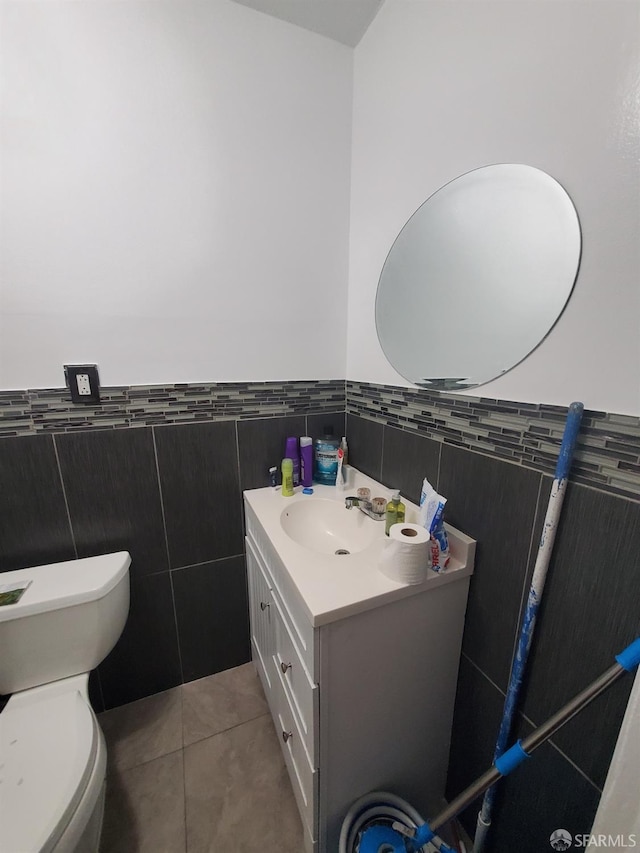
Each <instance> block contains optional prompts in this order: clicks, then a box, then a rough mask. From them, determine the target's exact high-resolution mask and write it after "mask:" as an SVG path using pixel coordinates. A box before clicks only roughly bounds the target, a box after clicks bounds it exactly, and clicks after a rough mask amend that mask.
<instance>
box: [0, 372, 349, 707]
mask: <svg viewBox="0 0 640 853" xmlns="http://www.w3.org/2000/svg"><path fill="white" fill-rule="evenodd" d="M211 387H212V386H208V388H205V389H204V390H203V395H204V399H205V400H207V399H209V400H210V396H209V397H207V396H206V394H204V391H208V392H210V391H211ZM336 387H337V388H338V390H337V391H336ZM183 389H184V394H183V397H185V398H186V397H187V396H188V395H191V396H192V397H193V398H194V399H196V400H197V399H199V398H198V397H197V394H198V391H197V389H196V390H195V391H194V389H193V387H192V386H183ZM287 389H289V392H290V395H289V396H288V395H287ZM215 390H216V395H217V396H216V405H219V406H223V405H224V400H223V398H224V397H225V396H228V397H229V399H230V400H232V402H233V405H234V406H236V407H237V409H238V413H239V414H238V416H237V417H232V418H231V419H229V412H230V411H231V409H222V410H221V411H223V413H224V414H223V416H221V417H218V415H219V412H218V413H216V412H212V411H208V412H206V414H205V415H204V417H205V418H206V419H205V420H201V409H200V408H196V409H195V410H193V411H195V412H196V414H197V418H195V419H194V417H193V416H192V415H191V414H188V415H187V420H186V421H185V422H184V423H183V422H182V421H181V420H180V418H178V417H177V416H176V415H175V414H174V413H173V409H169V408H168V407H169V406H170V405H171V404H172V403H173V402H174V401H173V400H172V399H171V398H172V396H174V395H172V394H170V393H169V392H168V391H165V392H164V393H166V395H167V396H166V397H160V399H161V402H159V403H156V402H153V400H155V398H153V400H151V398H150V396H149V394H147V397H146V398H144V400H143V403H141V404H140V406H141V408H140V411H141V412H142V411H146V412H147V415H148V417H149V418H152V417H156V415H153V416H152V415H149V408H148V407H149V406H151V405H153V406H155V405H158V406H160V407H163V411H164V414H165V417H162V418H160V416H157V417H158V418H159V422H158V424H156V425H154V426H150V425H144V420H142V419H140V420H137V421H136V428H135V429H134V428H130V429H126V428H124V427H126V426H127V424H126V423H118V424H117V426H118V427H123V428H114V426H116V425H113V424H112V425H111V426H106V425H105V423H104V422H102V421H100V422H99V423H94V422H91V423H89V422H88V421H87V419H86V416H84V415H78V414H76V412H77V409H73V410H72V411H71V413H69V412H66V413H64V415H65V418H67V426H66V427H62V428H61V424H60V422H59V421H57V420H56V418H53V420H47V419H46V417H45V416H44V415H42V418H43V420H42V421H37V423H38V424H39V426H37V427H36V433H35V434H34V433H32V432H30V431H29V430H26V431H24V432H21V434H20V435H15V436H8V437H4V438H0V570H2V571H7V570H10V569H16V568H22V567H25V566H33V565H38V564H42V563H48V562H54V561H56V560H66V559H74V558H75V557H76V556H88V555H92V554H99V553H104V552H107V551H112V550H119V549H124V550H128V551H129V552H130V553H131V555H132V567H131V610H130V614H129V619H128V622H127V626H126V628H125V631H124V633H123V636H122V637H121V639H120V641H119V642H118V644H117V645H116V647H115V649H114V650H113V651H112V652H111V654H110V655H109V656H108V657H107V658H106V660H105V661H103V663H102V664H101V665H100V667H99V668H98V670H97V671H96V672H94V673H92V675H91V679H90V691H91V692H90V695H91V699H92V702H93V703H94V705H95V707H96V708H97V709H99V710H103V709H108V708H113V707H115V706H117V705H121V704H124V703H126V702H130V701H133V700H135V699H139V698H142V697H143V696H147V695H151V694H153V693H156V692H158V691H161V690H166V689H167V688H169V687H173V686H175V685H176V684H179V683H181V682H183V681H189V680H192V679H195V678H201V677H203V676H205V675H209V674H212V673H214V672H218V671H221V670H223V669H228V668H230V667H233V666H237V665H238V664H241V663H244V662H246V661H247V660H249V658H250V650H249V632H248V615H247V589H246V574H245V565H244V547H243V515H242V495H241V483H242V487H243V488H253V487H259V486H266V485H268V468H269V466H270V465H279V462H280V460H281V457H282V454H283V451H284V445H285V439H286V437H287V436H288V435H291V434H292V435H303V434H305V433H307V434H309V435H311V436H312V437H318V436H319V435H320V433H321V432H322V429H323V427H324V424H325V423H330V424H331V425H332V427H333V428H334V430H335V432H336V434H339V435H342V434H344V419H345V415H344V382H342V383H341V384H340V383H335V382H325V383H322V382H319V383H312V382H308V383H254V384H252V385H243V386H242V388H240V387H236V386H231V387H229V388H226V386H223V385H218V386H215ZM225 390H226V391H227V393H226V394H225ZM174 391H175V389H174ZM187 392H188V394H187ZM28 393H34V394H35V392H28ZM39 393H41V394H42V395H43V396H44V398H46V399H49V398H47V392H39ZM137 393H139V389H138V392H137ZM158 393H159V392H158ZM9 394H10V395H13V394H14V392H9ZM128 394H129V396H128V399H129V402H130V403H131V401H132V400H134V399H138V398H137V397H135V395H134V390H133V389H128ZM7 396H8V395H7V394H6V393H5V398H6V397H7ZM14 396H15V395H14ZM58 396H60V392H58ZM23 402H24V401H23ZM43 405H44V404H43ZM183 405H192V404H191V403H184V399H183V400H181V402H180V406H183ZM193 405H197V403H193ZM206 405H209V404H206ZM145 406H146V407H147V408H146V409H145V408H144V407H145ZM180 406H179V408H180ZM336 407H338V408H337V411H336ZM36 411H39V410H36ZM188 411H189V412H191V411H192V410H191V409H189V410H188ZM307 412H308V415H307ZM247 413H253V414H254V415H255V414H258V415H259V417H258V418H256V419H255V420H254V419H251V418H245V415H246V414H247ZM279 413H280V414H279ZM54 414H55V413H54ZM267 414H268V415H269V416H267ZM30 417H35V418H36V419H37V418H39V417H41V416H40V415H36V414H34V413H33V412H32V414H31V415H30ZM70 418H72V419H73V420H74V426H73V427H71V426H69V419H70ZM76 418H80V421H81V423H82V425H83V426H84V429H77V426H76V425H75V419H76ZM172 418H174V419H175V420H177V421H180V422H179V423H178V422H176V423H174V424H173V425H171V424H170V423H169V421H170V420H171V419H172ZM32 425H33V424H32ZM129 425H130V426H133V423H131V424H129ZM40 427H42V429H40ZM49 430H50V431H52V432H53V433H54V434H53V435H50V434H44V432H45V431H49ZM40 433H41V434H40Z"/></svg>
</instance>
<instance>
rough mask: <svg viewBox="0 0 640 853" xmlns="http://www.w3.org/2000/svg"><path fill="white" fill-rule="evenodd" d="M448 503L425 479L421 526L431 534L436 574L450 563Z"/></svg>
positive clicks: (421, 498)
mask: <svg viewBox="0 0 640 853" xmlns="http://www.w3.org/2000/svg"><path fill="white" fill-rule="evenodd" d="M446 502H447V499H446V498H443V497H442V495H439V494H438V493H437V492H436V490H435V489H434V488H433V486H432V485H431V483H430V482H429V481H428V480H427V478H426V477H425V479H424V480H423V481H422V491H421V493H420V524H421V525H422V526H423V527H424V528H425V529H426V530H428V531H429V533H430V534H431V568H432V569H433V571H434V572H441V571H443V570H444V569H446V567H447V565H448V563H449V539H448V538H447V531H446V530H445V528H444V506H445V504H446Z"/></svg>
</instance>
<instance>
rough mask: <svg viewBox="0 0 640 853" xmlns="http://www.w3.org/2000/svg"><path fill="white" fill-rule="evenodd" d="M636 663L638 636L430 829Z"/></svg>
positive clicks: (435, 827)
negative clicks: (608, 665)
mask: <svg viewBox="0 0 640 853" xmlns="http://www.w3.org/2000/svg"><path fill="white" fill-rule="evenodd" d="M638 664H640V637H638V638H637V639H636V640H634V641H633V643H631V645H629V646H627V648H626V649H624V650H623V651H622V652H620V654H618V655H616V663H615V664H613V666H611V667H609V669H607V670H606V671H605V672H603V673H602V675H601V676H600V677H599V678H596V680H595V681H593V682H592V683H591V684H590V685H589V686H588V687H586V688H585V689H584V690H583V691H582V692H581V693H578V694H577V696H574V697H573V699H571V700H570V701H569V702H567V704H566V705H563V706H562V708H560V710H559V711H557V712H556V713H555V714H553V716H551V717H549V719H548V720H547V721H546V722H544V723H542V725H541V726H538V728H537V729H534V731H533V732H531V734H530V735H529V736H528V737H526V738H523V739H522V740H519V741H518V742H517V743H515V744H514V745H513V746H512V747H511V748H510V749H508V750H507V751H506V752H504V753H503V754H502V755H501V756H500V758H498V759H497V760H496V761H495V762H494V764H493V766H492V767H490V768H489V770H487V771H486V772H485V773H483V774H482V776H480V777H479V778H478V779H476V781H475V782H473V783H472V784H471V785H470V786H469V787H468V788H467V789H466V790H465V791H463V792H462V793H461V794H460V795H459V796H458V797H456V798H455V800H452V802H451V803H449V805H448V806H447V808H446V809H445V810H444V811H442V812H441V813H440V814H439V815H437V816H436V817H435V818H434V819H433V820H431V821H429V822H428V826H429V828H430V830H431V831H432V832H436V830H438V829H439V828H440V827H442V826H444V825H445V824H446V823H448V822H449V821H450V820H452V818H454V817H455V816H456V815H457V814H459V813H460V812H461V811H463V810H464V809H466V808H467V806H470V805H471V803H472V802H473V801H474V800H475V799H476V798H477V797H479V796H480V794H482V793H484V791H486V790H487V789H488V788H490V787H491V785H493V784H494V783H495V782H497V781H498V779H500V778H501V777H502V776H507V775H508V774H509V773H511V771H512V770H515V768H516V767H518V766H519V765H520V764H521V763H522V762H523V761H524V760H525V759H527V758H529V757H530V755H531V753H532V752H533V751H534V749H537V748H538V747H539V746H541V745H542V744H543V743H544V742H545V741H547V740H549V738H550V737H552V735H554V734H555V733H556V732H557V731H558V729H560V728H561V727H562V726H564V724H565V723H568V722H569V720H571V719H572V718H573V717H575V715H576V714H578V713H579V712H580V711H582V710H583V709H584V708H586V707H587V705H589V704H590V703H591V702H593V700H594V699H595V698H596V697H598V696H600V694H601V693H604V691H605V690H607V689H608V688H609V687H610V686H611V685H612V684H613V683H614V682H616V681H617V680H618V679H619V678H620V677H621V676H622V675H624V673H625V672H633V670H634V669H635V668H636V667H637V666H638Z"/></svg>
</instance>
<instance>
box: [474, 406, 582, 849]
mask: <svg viewBox="0 0 640 853" xmlns="http://www.w3.org/2000/svg"><path fill="white" fill-rule="evenodd" d="M583 411H584V406H583V404H582V403H571V405H570V406H569V413H568V415H567V420H566V423H565V427H564V434H563V436H562V444H561V446H560V453H559V455H558V462H557V464H556V473H555V479H554V481H553V486H552V487H551V495H550V497H549V504H548V506H547V514H546V516H545V519H544V527H543V528H542V536H541V537H540V546H539V548H538V556H537V558H536V564H535V568H534V570H533V577H532V579H531V587H530V589H529V597H528V600H527V607H526V610H525V613H524V618H523V620H522V628H521V630H520V637H519V639H518V646H517V648H516V653H515V656H514V660H513V664H512V666H511V676H510V679H509V687H508V689H507V695H506V697H505V701H504V710H503V713H502V721H501V723H500V730H499V732H498V738H497V740H496V748H495V753H494V763H495V762H496V761H498V760H499V759H500V757H501V756H502V754H503V753H504V751H505V749H506V746H507V741H508V739H509V733H510V731H511V726H512V723H513V718H514V716H515V711H516V706H517V703H518V697H519V695H520V688H521V686H522V679H523V676H524V671H525V667H526V665H527V658H528V657H529V649H530V648H531V640H532V639H533V632H534V630H535V626H536V617H537V615H538V609H539V607H540V601H541V599H542V593H543V591H544V584H545V580H546V578H547V569H548V568H549V560H550V559H551V552H552V551H553V545H554V542H555V538H556V530H557V528H558V521H559V519H560V512H561V510H562V504H563V502H564V495H565V491H566V488H567V480H568V477H569V471H570V469H571V461H572V459H573V452H574V449H575V446H576V439H577V438H578V432H579V430H580V422H581V421H582V413H583ZM495 796H496V786H495V785H493V786H492V787H490V788H489V789H488V790H487V792H486V793H485V796H484V799H483V801H482V808H481V809H480V813H479V814H478V822H477V824H476V834H475V839H474V845H473V853H482V850H483V848H484V843H485V839H486V836H487V832H488V830H489V827H490V826H491V814H492V811H493V804H494V800H495Z"/></svg>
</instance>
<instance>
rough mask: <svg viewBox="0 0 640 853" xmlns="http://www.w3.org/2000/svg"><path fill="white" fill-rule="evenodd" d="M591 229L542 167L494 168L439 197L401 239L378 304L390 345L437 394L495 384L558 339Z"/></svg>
mask: <svg viewBox="0 0 640 853" xmlns="http://www.w3.org/2000/svg"><path fill="white" fill-rule="evenodd" d="M580 247H581V239H580V223H579V221H578V215H577V213H576V210H575V208H574V206H573V203H572V201H571V199H570V198H569V196H568V195H567V193H566V192H565V190H564V189H563V188H562V187H561V186H560V184H559V183H558V182H557V181H555V180H554V179H553V178H551V177H550V176H549V175H547V174H546V173H545V172H542V171H540V170H539V169H534V168H533V167H532V166H522V165H517V164H500V165H496V166H485V167H483V168H481V169H475V170H474V171H473V172H468V173H467V174H465V175H461V176H460V177H459V178H456V179H455V180H453V181H451V182H450V183H448V184H446V185H445V186H444V187H442V188H441V189H439V190H438V191H437V192H435V193H434V194H433V195H432V196H431V197H430V198H428V199H427V200H426V201H425V202H424V204H423V205H421V206H420V207H419V208H418V210H417V211H416V212H415V213H414V214H413V216H412V217H411V218H410V219H409V221H408V222H407V223H406V225H405V226H404V228H403V229H402V231H401V232H400V234H399V235H398V237H397V238H396V240H395V242H394V244H393V246H392V247H391V250H390V252H389V254H388V255H387V259H386V261H385V263H384V266H383V268H382V273H381V275H380V281H379V283H378V293H377V296H376V328H377V331H378V338H379V340H380V345H381V346H382V349H383V350H384V353H385V355H386V357H387V358H388V359H389V361H390V362H391V364H392V365H393V367H394V368H395V369H396V370H397V371H398V372H399V373H400V374H401V375H402V376H404V377H405V379H409V380H410V381H411V382H414V383H415V384H416V385H420V386H422V387H425V388H436V389H439V390H454V389H459V388H469V387H473V386H474V385H480V384H482V383H483V382H489V380H491V379H495V378H496V377H497V376H500V375H501V374H503V373H505V372H506V371H507V370H510V369H511V368H512V367H514V366H515V365H516V364H518V362H520V361H522V359H523V358H525V357H526V356H527V355H528V354H529V353H530V352H531V351H532V350H533V349H535V348H536V347H537V346H538V344H540V342H541V341H542V340H543V339H544V337H545V336H546V335H547V334H548V333H549V331H550V330H551V328H552V326H553V325H554V324H555V322H556V321H557V319H558V317H559V316H560V314H561V313H562V310H563V308H564V306H565V305H566V303H567V300H568V299H569V296H570V295H571V291H572V289H573V285H574V282H575V279H576V275H577V272H578V266H579V263H580Z"/></svg>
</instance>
